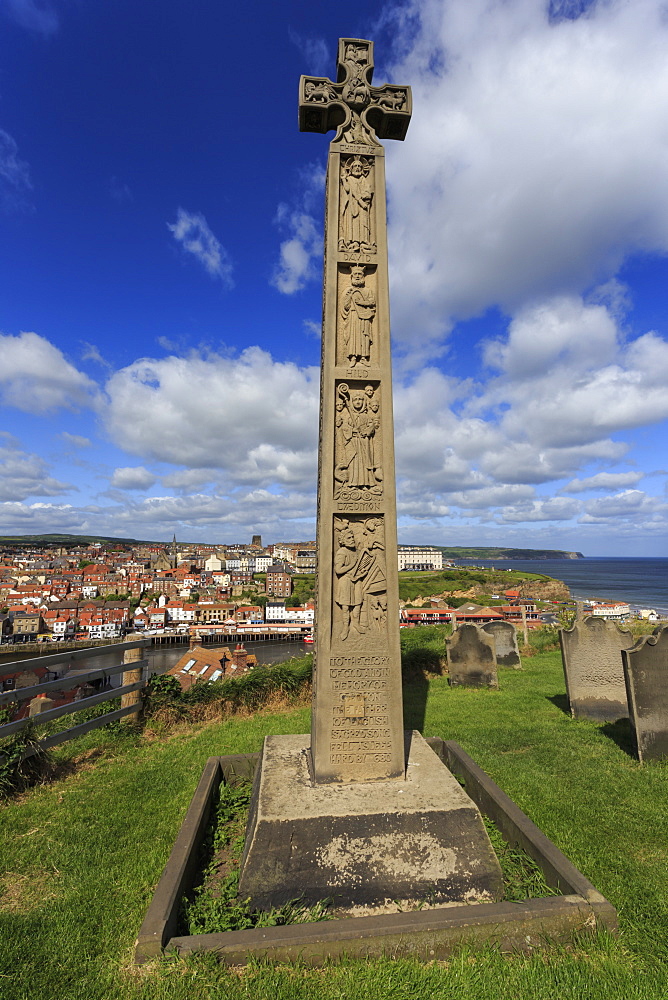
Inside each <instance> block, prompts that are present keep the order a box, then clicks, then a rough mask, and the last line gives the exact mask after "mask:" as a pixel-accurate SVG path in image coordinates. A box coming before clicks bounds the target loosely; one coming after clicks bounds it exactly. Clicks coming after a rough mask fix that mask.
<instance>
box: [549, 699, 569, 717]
mask: <svg viewBox="0 0 668 1000" xmlns="http://www.w3.org/2000/svg"><path fill="white" fill-rule="evenodd" d="M547 700H548V701H551V702H552V704H553V705H556V706H557V708H560V709H561V711H562V712H563V713H564V715H570V714H571V706H570V702H569V700H568V695H567V694H551V695H550V696H549V697H548V699H547Z"/></svg>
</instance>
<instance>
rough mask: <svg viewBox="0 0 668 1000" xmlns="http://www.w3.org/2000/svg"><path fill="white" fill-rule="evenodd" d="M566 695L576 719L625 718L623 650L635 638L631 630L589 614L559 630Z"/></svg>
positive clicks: (626, 712)
mask: <svg viewBox="0 0 668 1000" xmlns="http://www.w3.org/2000/svg"><path fill="white" fill-rule="evenodd" d="M559 642H560V644H561V659H562V662H563V666H564V678H565V680H566V694H567V695H568V701H569V704H570V709H571V715H572V716H573V718H574V719H593V720H594V721H595V722H614V721H615V720H616V719H623V718H626V716H627V715H628V714H629V713H628V708H627V704H626V686H625V684H624V672H623V670H622V657H621V652H622V650H624V649H630V648H631V646H632V645H633V644H634V642H635V640H634V638H633V636H632V635H631V633H630V632H629V631H628V629H621V628H619V626H618V625H615V623H614V622H607V621H605V619H603V618H597V617H594V616H593V615H587V617H586V618H584V619H581V618H577V619H576V620H575V622H574V623H573V626H572V627H571V628H567V629H560V630H559Z"/></svg>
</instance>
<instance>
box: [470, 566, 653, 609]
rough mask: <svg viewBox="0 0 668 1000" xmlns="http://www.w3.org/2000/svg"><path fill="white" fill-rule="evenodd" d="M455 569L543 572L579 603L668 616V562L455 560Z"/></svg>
mask: <svg viewBox="0 0 668 1000" xmlns="http://www.w3.org/2000/svg"><path fill="white" fill-rule="evenodd" d="M453 561H454V562H456V564H457V565H458V566H489V567H493V568H494V569H518V570H524V571H526V572H529V573H545V574H546V575H547V576H552V577H554V578H555V579H557V580H563V582H564V583H565V584H566V586H567V587H568V589H569V590H570V592H571V597H574V598H575V599H576V600H581V601H626V602H627V603H628V604H630V606H631V609H632V610H635V611H637V610H640V609H641V608H653V609H654V610H655V611H656V612H657V613H658V614H660V615H661V616H662V617H668V559H666V558H646V559H632V558H625V559H622V558H618V557H616V556H599V557H592V558H584V559H456V560H453Z"/></svg>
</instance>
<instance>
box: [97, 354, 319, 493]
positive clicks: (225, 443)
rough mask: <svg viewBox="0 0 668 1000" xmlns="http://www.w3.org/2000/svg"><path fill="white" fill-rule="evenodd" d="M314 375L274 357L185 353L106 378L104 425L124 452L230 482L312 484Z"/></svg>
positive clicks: (314, 371) (315, 419)
mask: <svg viewBox="0 0 668 1000" xmlns="http://www.w3.org/2000/svg"><path fill="white" fill-rule="evenodd" d="M318 386H319V372H318V369H316V368H307V369H300V368H298V367H297V366H296V365H294V364H289V363H281V362H276V361H274V360H273V359H272V358H271V356H270V355H269V354H267V353H266V352H265V351H262V350H260V348H249V349H248V350H246V351H244V352H243V353H242V354H241V355H240V356H239V357H238V358H225V357H221V356H220V355H216V354H211V355H208V356H206V357H204V356H202V355H199V354H192V355H191V356H189V357H187V358H179V357H167V358H163V359H160V360H154V359H147V360H143V361H137V362H135V363H134V364H132V365H129V366H128V367H127V368H124V369H122V370H121V371H119V372H116V373H115V374H114V375H113V376H112V377H111V378H110V379H109V381H108V382H107V386H106V389H107V393H108V396H109V408H108V410H107V411H106V414H105V420H106V423H107V429H108V432H109V434H110V435H111V437H112V439H113V440H114V442H115V443H116V444H117V445H118V446H119V447H121V448H124V449H125V450H126V451H128V452H130V453H132V454H137V455H140V456H142V457H151V458H154V459H158V460H159V461H164V462H171V463H173V464H175V465H187V466H189V467H190V468H198V467H199V468H203V469H210V468H217V469H219V470H223V471H225V472H226V473H227V474H229V475H230V476H231V477H232V479H233V481H234V482H236V483H248V484H255V485H258V486H268V485H271V484H272V483H275V482H281V483H284V484H295V483H300V482H303V481H309V480H310V481H313V478H314V470H315V454H316V446H317V426H318Z"/></svg>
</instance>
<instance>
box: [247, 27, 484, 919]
mask: <svg viewBox="0 0 668 1000" xmlns="http://www.w3.org/2000/svg"><path fill="white" fill-rule="evenodd" d="M372 72H373V43H372V42H369V41H366V40H364V39H354V38H342V39H340V40H339V53H338V78H337V82H336V83H333V82H331V81H330V80H328V79H325V78H322V77H302V78H301V81H300V98H299V123H300V128H301V130H302V131H310V132H327V131H329V130H330V129H336V135H335V137H334V139H333V141H332V142H331V144H330V148H329V160H328V167H327V193H326V211H325V266H324V295H323V313H324V316H323V341H322V368H321V396H320V399H321V404H320V448H319V465H318V523H317V549H318V567H317V585H316V595H317V603H316V662H315V665H314V672H313V713H312V725H311V735H310V738H309V737H308V736H290V737H288V736H284V737H268V738H267V739H266V740H265V743H264V747H263V751H262V759H261V764H260V767H259V768H258V771H257V775H256V784H255V789H254V792H253V801H252V804H251V815H250V819H249V823H248V828H247V831H246V844H245V853H244V857H243V859H242V867H241V876H240V884H239V891H240V894H241V895H242V896H249V897H250V898H251V899H252V901H253V903H254V905H257V906H263V907H266V906H270V905H273V904H275V903H281V902H284V901H285V900H286V899H292V898H294V897H295V896H302V898H304V899H307V900H311V901H313V900H316V899H322V898H324V897H329V898H332V899H334V900H335V901H336V902H339V903H344V904H345V903H355V902H357V903H374V902H382V901H383V900H385V899H387V898H390V899H397V898H401V897H407V896H410V897H412V898H420V897H422V898H424V897H425V896H431V898H432V899H435V900H439V899H442V900H463V899H473V898H479V899H492V898H494V897H495V896H497V895H498V894H499V893H500V891H501V886H502V880H501V872H500V868H499V865H498V862H497V860H496V857H495V856H494V853H493V851H492V848H491V844H490V842H489V839H488V837H487V834H486V833H485V830H484V826H483V824H482V819H481V817H480V814H479V812H478V809H477V807H476V806H475V805H474V803H473V802H472V801H471V800H470V799H469V798H468V796H467V795H466V794H465V793H464V792H463V790H462V789H461V787H460V786H459V785H458V783H457V781H456V779H455V778H454V777H453V775H452V774H451V773H450V771H448V769H447V768H446V767H445V765H444V764H443V763H442V762H441V761H440V760H439V758H438V757H437V756H436V754H434V753H433V752H432V751H431V750H430V748H429V747H428V745H427V744H426V743H425V741H424V739H423V738H422V737H421V736H420V734H419V733H417V732H414V733H412V734H404V729H403V713H402V696H401V653H400V648H399V601H398V575H397V574H398V570H397V537H396V500H395V485H394V437H393V419H392V384H391V365H390V320H389V292H388V277H387V227H386V218H385V175H384V152H385V151H384V149H383V147H382V146H381V144H380V143H379V141H378V139H379V138H394V139H403V138H404V136H405V134H406V130H407V128H408V123H409V120H410V115H411V94H410V89H409V88H408V87H397V86H391V85H386V86H384V87H372V86H371V76H372ZM406 736H408V738H406Z"/></svg>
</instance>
